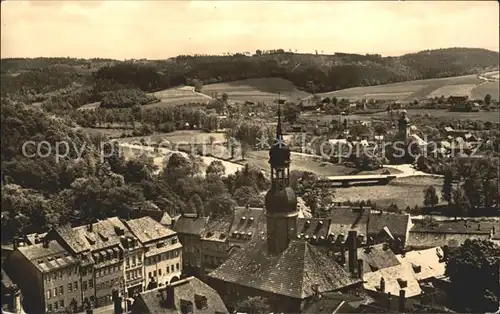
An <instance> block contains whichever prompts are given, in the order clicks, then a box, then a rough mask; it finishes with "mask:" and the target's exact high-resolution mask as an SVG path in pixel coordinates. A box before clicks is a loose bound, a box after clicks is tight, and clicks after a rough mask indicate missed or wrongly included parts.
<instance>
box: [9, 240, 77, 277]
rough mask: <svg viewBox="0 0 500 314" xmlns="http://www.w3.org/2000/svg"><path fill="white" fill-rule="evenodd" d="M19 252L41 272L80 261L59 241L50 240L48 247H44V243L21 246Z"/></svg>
mask: <svg viewBox="0 0 500 314" xmlns="http://www.w3.org/2000/svg"><path fill="white" fill-rule="evenodd" d="M19 252H20V253H21V254H23V255H24V256H25V257H26V259H27V260H29V261H30V262H31V263H32V264H33V265H34V266H35V267H37V268H38V269H39V270H40V271H41V272H48V271H52V270H54V269H57V268H62V267H66V266H68V265H71V264H76V263H77V262H78V261H77V260H76V259H75V258H73V257H72V256H71V255H70V254H69V253H68V252H67V251H66V250H65V249H64V248H63V247H62V246H61V245H60V244H59V243H58V242H57V241H49V243H48V246H47V247H44V246H43V243H39V244H34V245H29V246H24V247H20V248H19Z"/></svg>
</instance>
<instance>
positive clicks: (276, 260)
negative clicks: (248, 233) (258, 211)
mask: <svg viewBox="0 0 500 314" xmlns="http://www.w3.org/2000/svg"><path fill="white" fill-rule="evenodd" d="M209 277H211V278H213V279H217V280H221V281H223V282H226V283H233V284H237V285H241V286H246V287H251V288H254V289H258V290H263V291H267V292H270V293H273V294H278V295H284V296H289V297H293V298H298V299H304V298H307V297H310V296H312V295H313V294H314V293H315V292H314V287H315V286H317V291H318V292H329V291H336V290H339V289H342V288H344V287H347V286H351V285H354V284H356V283H359V282H360V280H359V279H356V278H352V277H351V276H350V274H349V273H348V272H346V271H345V270H344V269H343V268H342V267H341V266H340V265H338V264H337V263H336V262H334V261H333V259H332V258H331V257H329V256H328V255H327V254H326V252H323V251H322V250H321V249H320V248H317V247H314V246H312V245H311V244H309V243H308V242H304V241H291V242H290V245H289V246H288V248H287V249H286V250H285V251H283V252H282V253H281V254H270V253H268V249H267V241H266V239H265V237H259V239H255V240H253V241H251V242H250V243H248V244H247V245H246V246H245V247H244V248H243V249H241V250H240V251H238V252H236V253H234V255H232V256H231V257H230V258H229V259H228V260H227V261H226V262H225V263H224V264H222V265H221V266H219V268H217V269H216V270H214V271H213V272H212V273H210V275H209Z"/></svg>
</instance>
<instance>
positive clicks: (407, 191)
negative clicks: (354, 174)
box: [335, 176, 443, 209]
mask: <svg viewBox="0 0 500 314" xmlns="http://www.w3.org/2000/svg"><path fill="white" fill-rule="evenodd" d="M442 184H443V179H441V178H435V177H426V176H419V177H406V178H397V179H394V180H392V181H391V182H390V183H389V184H387V185H373V186H351V187H348V188H337V189H336V190H335V201H339V202H343V201H347V200H350V201H361V200H368V199H369V200H371V201H372V202H375V203H376V204H377V205H378V206H380V207H388V206H390V205H391V204H392V203H395V204H396V205H397V206H398V208H400V209H405V208H406V206H410V207H412V208H413V207H415V205H417V206H423V200H424V192H423V191H424V189H425V188H427V187H428V186H431V185H432V186H434V187H435V188H436V190H437V191H438V195H439V196H441V187H442Z"/></svg>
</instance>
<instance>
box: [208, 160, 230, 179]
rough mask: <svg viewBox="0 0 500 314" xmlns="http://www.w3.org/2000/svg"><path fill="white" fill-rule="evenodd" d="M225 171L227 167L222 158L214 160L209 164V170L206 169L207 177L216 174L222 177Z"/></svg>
mask: <svg viewBox="0 0 500 314" xmlns="http://www.w3.org/2000/svg"><path fill="white" fill-rule="evenodd" d="M225 173H226V167H225V166H224V164H223V163H222V161H220V160H214V161H212V162H211V163H210V164H209V165H208V167H207V170H205V174H206V176H207V177H209V176H215V177H217V178H222V177H223V176H224V174H225Z"/></svg>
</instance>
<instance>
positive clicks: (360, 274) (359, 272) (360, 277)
mask: <svg viewBox="0 0 500 314" xmlns="http://www.w3.org/2000/svg"><path fill="white" fill-rule="evenodd" d="M358 278H359V279H361V280H363V260H362V259H358Z"/></svg>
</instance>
